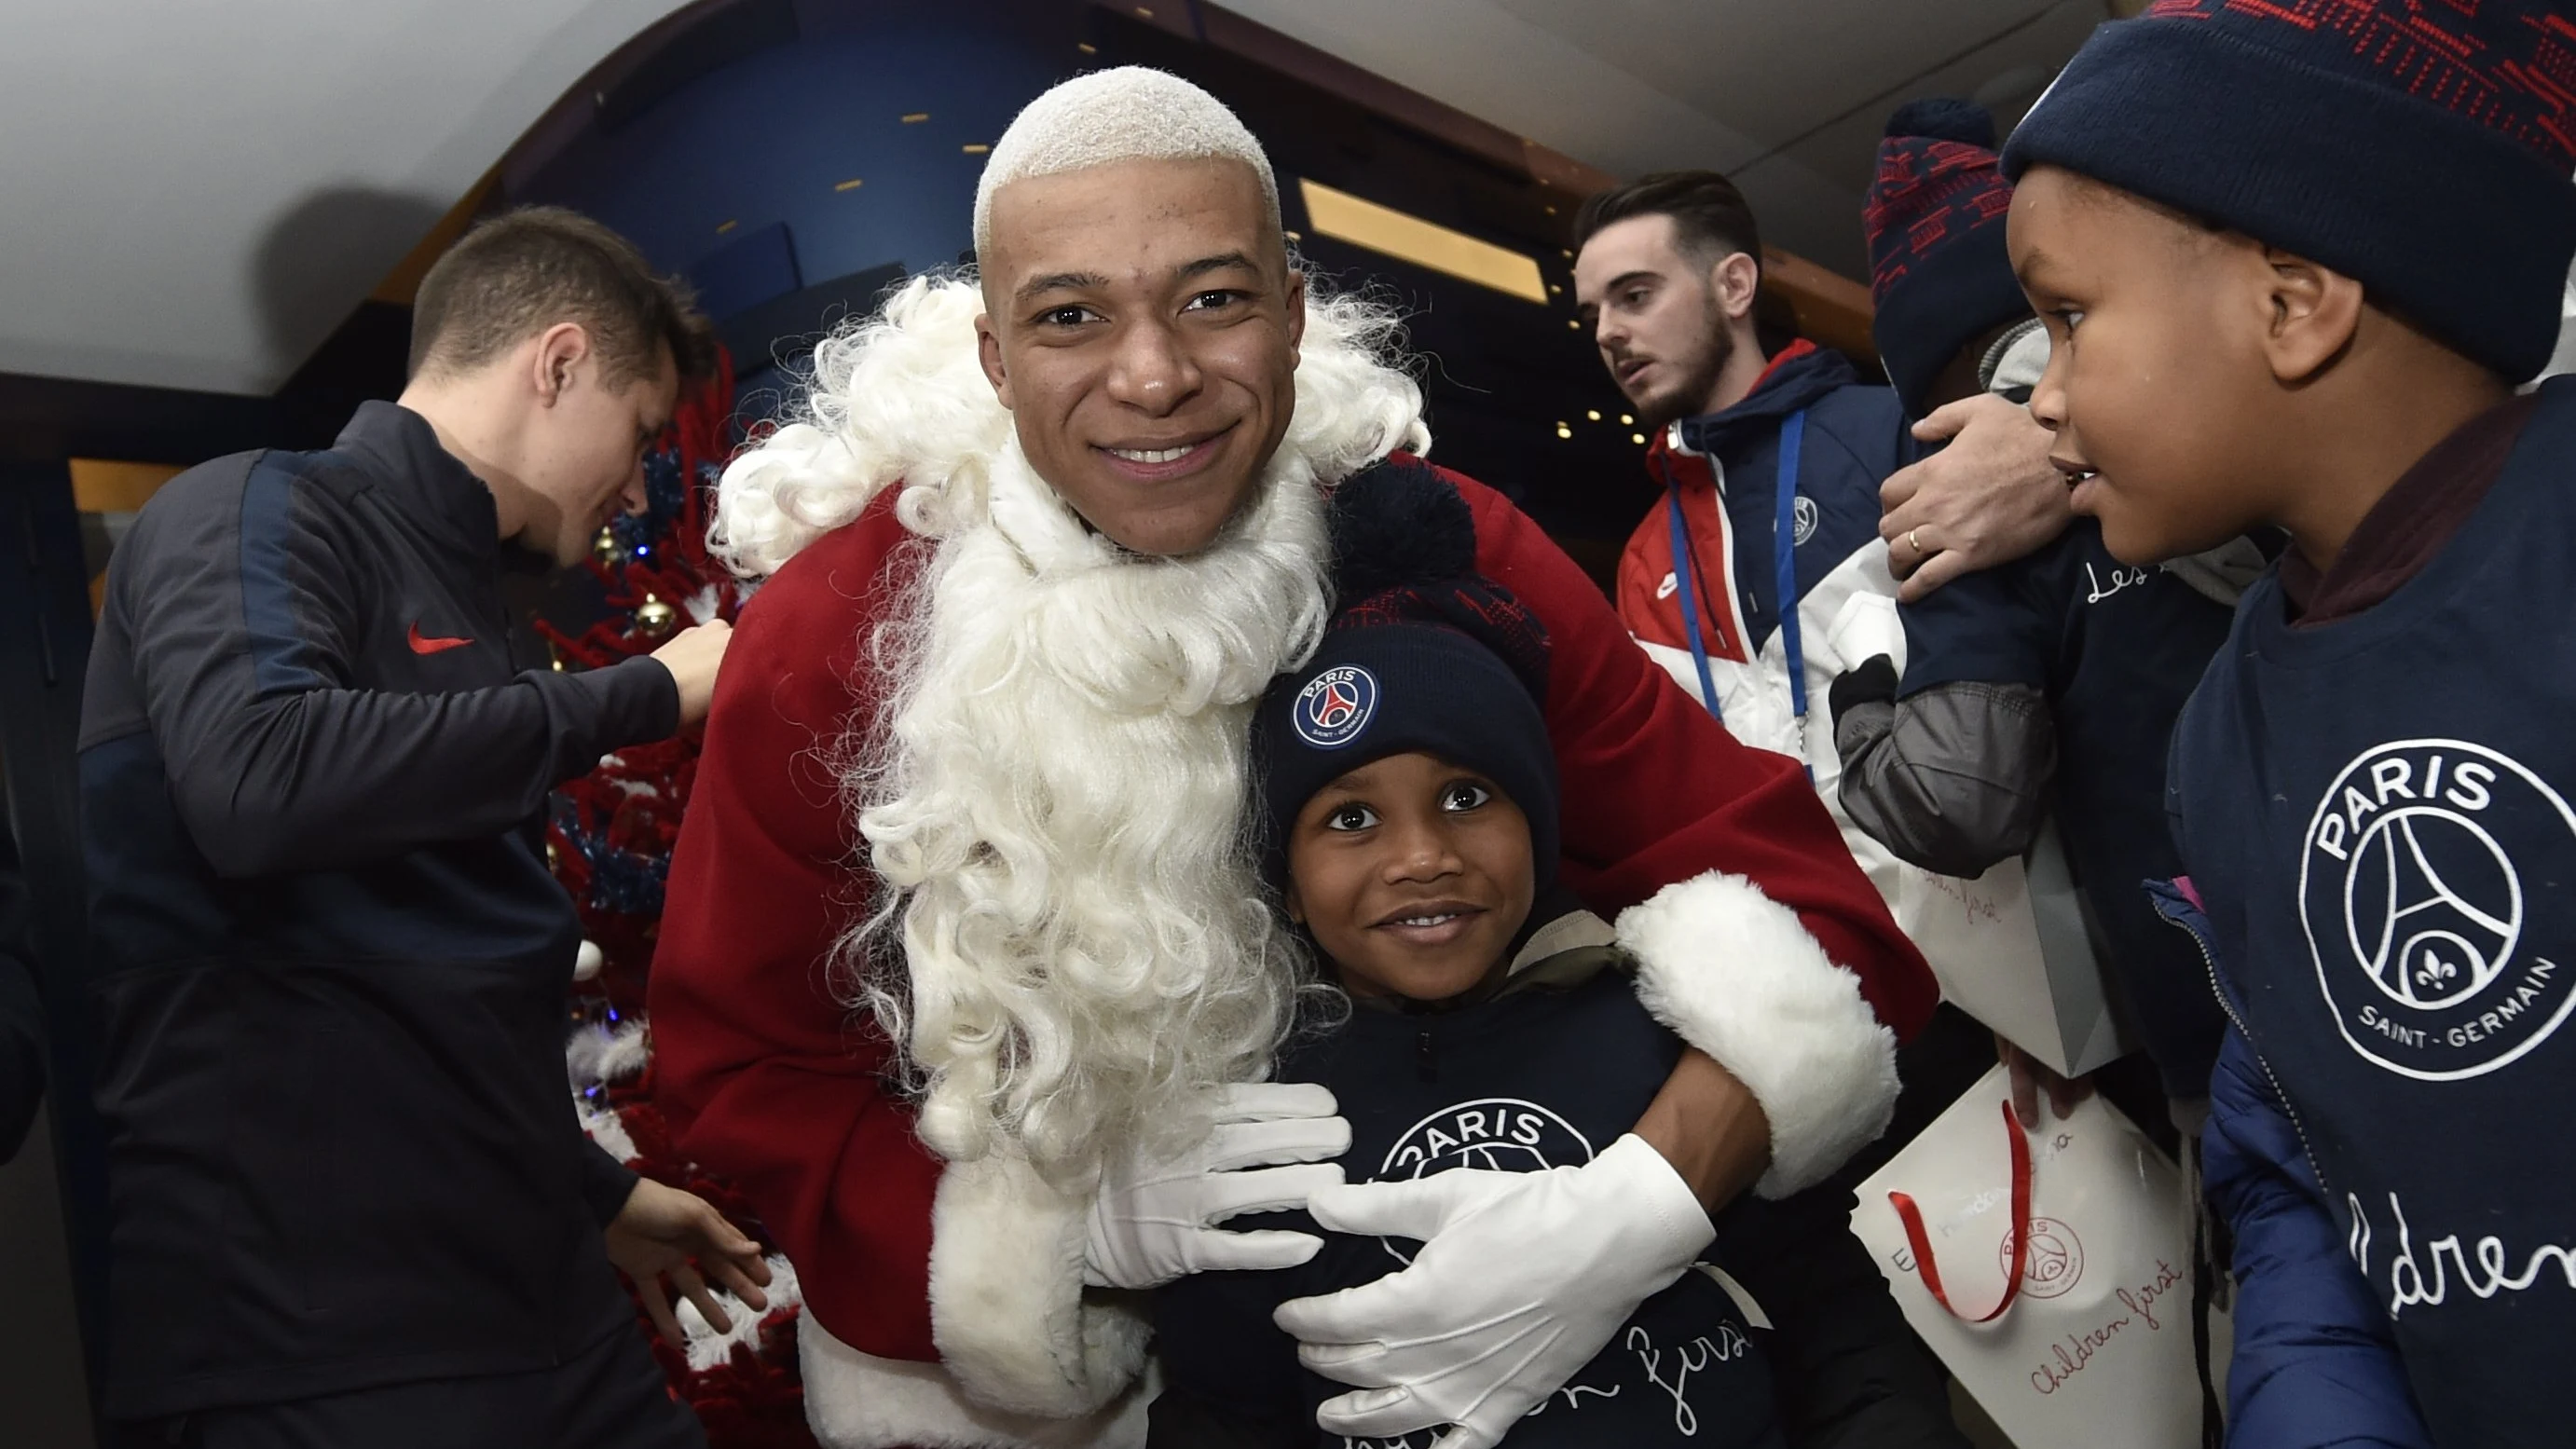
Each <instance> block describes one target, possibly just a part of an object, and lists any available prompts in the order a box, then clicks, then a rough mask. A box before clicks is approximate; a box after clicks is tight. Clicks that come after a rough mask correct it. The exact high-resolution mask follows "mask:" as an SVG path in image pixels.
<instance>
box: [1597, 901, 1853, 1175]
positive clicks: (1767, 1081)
mask: <svg viewBox="0 0 2576 1449" xmlns="http://www.w3.org/2000/svg"><path fill="white" fill-rule="evenodd" d="M1618 935H1619V944H1620V946H1621V947H1623V948H1624V949H1626V950H1627V952H1628V953H1629V954H1630V955H1631V956H1633V957H1635V958H1636V961H1637V997H1638V999H1639V1000H1641V1001H1643V1002H1644V1003H1645V1005H1646V1009H1647V1010H1648V1011H1650V1012H1652V1013H1654V1017H1655V1019H1656V1020H1657V1021H1660V1022H1662V1023H1663V1024H1664V1025H1666V1026H1668V1027H1671V1028H1672V1029H1673V1030H1674V1031H1675V1032H1676V1033H1678V1034H1679V1035H1680V1036H1681V1038H1682V1040H1684V1041H1687V1042H1689V1043H1690V1044H1691V1045H1692V1046H1695V1047H1697V1048H1699V1049H1700V1050H1701V1051H1704V1052H1706V1053H1708V1054H1709V1056H1710V1057H1711V1058H1713V1059H1715V1060H1716V1062H1717V1064H1718V1065H1719V1066H1722V1067H1724V1068H1726V1069H1727V1070H1728V1071H1729V1072H1732V1073H1734V1074H1735V1077H1736V1079H1737V1080H1738V1081H1741V1082H1742V1083H1744V1085H1745V1088H1746V1089H1747V1090H1749V1091H1751V1092H1752V1093H1753V1098H1754V1100H1755V1101H1757V1102H1760V1103H1761V1104H1762V1112H1763V1115H1764V1116H1765V1117H1767V1118H1769V1119H1770V1123H1771V1168H1770V1170H1769V1171H1768V1172H1766V1173H1764V1174H1763V1175H1762V1180H1761V1181H1760V1182H1759V1183H1757V1184H1755V1186H1754V1191H1756V1192H1758V1193H1759V1194H1761V1195H1762V1196H1764V1197H1771V1198H1778V1197H1787V1196H1788V1195H1790V1194H1791V1193H1794V1192H1797V1191H1799V1190H1801V1189H1803V1188H1808V1187H1812V1186H1814V1185H1815V1184H1816V1183H1818V1182H1821V1181H1823V1180H1824V1179H1825V1177H1826V1176H1827V1175H1829V1174H1830V1173H1832V1172H1833V1170H1834V1169H1835V1168H1838V1167H1840V1166H1842V1165H1843V1163H1844V1162H1846V1161H1848V1160H1849V1159H1850V1157H1851V1155H1852V1154H1853V1153H1854V1152H1857V1151H1859V1150H1860V1149H1861V1148H1862V1147H1864V1146H1866V1145H1867V1144H1869V1143H1870V1142H1872V1141H1874V1140H1876V1139H1877V1137H1878V1135H1879V1134H1880V1133H1881V1132H1884V1131H1886V1130H1887V1123H1888V1119H1889V1117H1890V1116H1892V1115H1893V1114H1894V1113H1895V1110H1896V1035H1895V1033H1893V1032H1891V1031H1889V1030H1888V1029H1887V1028H1886V1027H1884V1026H1881V1025H1880V1024H1879V1021H1878V1018H1877V1016H1876V1015H1875V1014H1874V1013H1872V1012H1871V1011H1870V1008H1869V1003H1868V1002H1867V1001H1865V1000H1863V999H1862V997H1861V994H1860V978H1859V977H1857V976H1855V975H1853V974H1852V973H1851V972H1849V971H1846V970H1844V969H1843V968H1842V967H1840V966H1837V965H1835V964H1834V963H1833V961H1832V960H1831V959H1830V958H1828V957H1827V956H1826V955H1825V952H1824V948H1823V947H1822V946H1819V945H1817V944H1816V938H1815V937H1813V936H1810V935H1808V934H1807V928H1806V927H1805V926H1804V925H1803V924H1801V923H1800V922H1799V920H1798V913H1797V912H1795V911H1793V910H1791V909H1789V908H1788V907H1787V906H1784V905H1782V904H1780V903H1779V902H1778V901H1775V900H1772V899H1771V898H1770V897H1769V896H1766V895H1764V894H1762V892H1761V890H1760V888H1759V887H1757V886H1755V885H1754V884H1753V883H1752V882H1751V881H1748V880H1746V879H1745V878H1744V877H1742V876H1740V875H1721V874H1719V873H1717V872H1715V871H1711V872H1710V873H1708V874H1706V875H1703V876H1698V877H1695V878H1693V879H1691V880H1686V881H1683V882H1681V883H1679V884H1678V885H1670V886H1666V887H1664V888H1663V889H1662V890H1660V891H1658V892H1656V893H1655V896H1654V898H1653V899H1652V900H1649V901H1647V902H1646V903H1645V904H1644V905H1641V906H1634V907H1631V908H1630V909H1628V910H1626V911H1623V912H1621V913H1620V916H1619V924H1618Z"/></svg>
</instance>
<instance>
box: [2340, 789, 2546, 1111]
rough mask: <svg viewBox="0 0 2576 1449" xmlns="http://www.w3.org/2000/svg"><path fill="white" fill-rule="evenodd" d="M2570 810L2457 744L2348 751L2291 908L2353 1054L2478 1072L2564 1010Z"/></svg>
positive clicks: (2427, 1071)
mask: <svg viewBox="0 0 2576 1449" xmlns="http://www.w3.org/2000/svg"><path fill="white" fill-rule="evenodd" d="M2571 864H2576V811H2571V810H2570V809H2569V808H2568V806H2567V802H2566V801H2565V800H2564V799H2562V798H2560V796H2559V794H2558V792H2557V791H2555V790H2553V789H2551V788H2550V787H2549V785H2548V784H2547V783H2546V782H2544V781H2542V780H2541V778H2540V777H2539V776H2537V775H2535V774H2533V773H2532V772H2531V771H2529V770H2527V769H2524V768H2523V767H2522V765H2521V764H2520V763H2518V762H2517V761H2515V760H2513V759H2512V758H2511V757H2509V756H2506V755H2502V754H2499V753H2497V752H2496V751H2494V750H2491V749H2488V748H2486V747H2485V746H2483V745H2473V744H2469V743H2467V742H2465V741H2462V740H2406V741H2401V742H2398V743H2394V744H2385V745H2380V746H2377V747H2375V748H2373V749H2369V750H2366V751H2364V752H2362V754H2360V755H2359V756H2358V757H2356V758H2355V759H2354V760H2353V761H2352V763H2351V764H2349V765H2346V766H2344V768H2343V773H2342V774H2340V775H2338V776H2336V778H2335V781H2334V783H2333V784H2332V785H2329V786H2328V787H2327V788H2326V792H2325V796H2324V798H2323V799H2321V800H2319V801H2318V802H2317V812H2316V816H2315V818H2314V819H2312V820H2311V821H2310V822H2309V825H2308V836H2307V848H2306V851H2305V854H2304V857H2303V859H2302V860H2301V863H2300V876H2299V906H2300V911H2301V914H2302V916H2303V918H2304V920H2305V923H2306V926H2307V935H2308V945H2309V947H2310V949H2311V950H2312V951H2313V952H2314V953H2315V956H2316V962H2317V984H2318V985H2319V987H2320V988H2322V989H2323V991H2324V993H2325V998H2326V1002H2327V1004H2328V1005H2329V1006H2330V1007H2332V1008H2333V1010H2334V1013H2335V1020H2336V1025H2337V1026H2338V1027H2340V1028H2341V1030H2342V1032H2343V1036H2344V1040H2345V1041H2346V1042H2349V1043H2350V1044H2351V1046H2352V1049H2353V1050H2354V1051H2357V1052H2359V1053H2360V1054H2361V1055H2362V1056H2363V1057H2365V1058H2367V1059H2369V1060H2370V1061H2372V1062H2374V1063H2376V1064H2378V1065H2379V1066H2381V1067H2384V1068H2386V1069H2388V1070H2389V1071H2392V1072H2396V1073H2398V1074H2400V1075H2402V1076H2408V1077H2414V1078H2416V1079H2418V1080H2421V1081H2432V1082H2442V1081H2457V1080H2459V1079H2461V1078H2465V1077H2476V1076H2483V1075H2485V1074H2486V1073H2488V1072H2492V1071H2495V1070H2497V1069H2498V1068H2500V1067H2504V1066H2507V1065H2509V1064H2511V1063H2512V1062H2514V1061H2516V1060H2519V1059H2520V1058H2521V1057H2522V1056H2523V1055H2524V1054H2525V1053H2528V1052H2530V1051H2531V1050H2532V1049H2533V1048H2535V1047H2537V1046H2539V1045H2540V1044H2541V1043H2542V1042H2544V1041H2547V1040H2548V1039H2549V1037H2550V1035H2551V1034H2552V1033H2553V1032H2555V1031H2557V1030H2558V1028H2559V1026H2560V1024H2561V1023H2563V1022H2564V1021H2566V1019H2567V1015H2568V1011H2569V1009H2570V1008H2571V1007H2576V969H2571V968H2576V962H2561V961H2557V960H2554V959H2552V958H2550V957H2548V956H2545V955H2542V954H2540V952H2541V951H2542V950H2544V949H2547V948H2548V947H2549V946H2551V945H2553V944H2555V943H2559V942H2565V941H2569V940H2576V929H2571V927H2576V920H2571V917H2570V914H2569V913H2570V911H2571V909H2576V903H2571V902H2569V901H2567V900H2566V899H2564V896H2565V884H2564V877H2565V874H2566V872H2567V870H2568V868H2569V866H2570V865H2571Z"/></svg>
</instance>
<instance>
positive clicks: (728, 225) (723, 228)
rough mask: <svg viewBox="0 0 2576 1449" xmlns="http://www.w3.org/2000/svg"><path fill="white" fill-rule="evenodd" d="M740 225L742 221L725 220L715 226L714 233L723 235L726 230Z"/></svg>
mask: <svg viewBox="0 0 2576 1449" xmlns="http://www.w3.org/2000/svg"><path fill="white" fill-rule="evenodd" d="M740 225H742V223H741V222H739V221H729V222H726V223H725V224H724V225H722V226H720V227H717V228H716V235H718V236H723V235H724V234H725V233H726V232H729V231H731V230H733V229H734V228H735V227H738V226H740Z"/></svg>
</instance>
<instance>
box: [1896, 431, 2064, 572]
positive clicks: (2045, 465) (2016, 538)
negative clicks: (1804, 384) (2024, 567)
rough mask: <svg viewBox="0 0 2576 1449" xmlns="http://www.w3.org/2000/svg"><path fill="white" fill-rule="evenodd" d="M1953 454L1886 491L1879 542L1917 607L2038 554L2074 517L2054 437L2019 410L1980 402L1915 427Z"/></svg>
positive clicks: (1900, 474)
mask: <svg viewBox="0 0 2576 1449" xmlns="http://www.w3.org/2000/svg"><path fill="white" fill-rule="evenodd" d="M1914 436H1915V437H1916V438H1917V439H1918V440H1920V441H1922V442H1926V443H1937V442H1940V441H1942V440H1943V439H1948V440H1949V446H1948V447H1945V448H1943V449H1942V450H1941V451H1939V452H1937V453H1934V454H1933V455H1931V456H1930V457H1928V458H1925V459H1923V460H1922V461H1921V462H1918V463H1913V464H1910V465H1908V466H1906V467H1903V468H1899V469H1898V470H1896V472H1894V473H1892V474H1890V475H1889V476H1888V479H1887V481H1886V482H1885V483H1883V484H1881V485H1879V490H1878V501H1879V507H1880V508H1881V509H1882V510H1883V513H1882V516H1881V517H1880V519H1879V524H1878V536H1879V537H1881V538H1883V539H1886V540H1887V563H1888V567H1889V568H1890V569H1891V570H1893V571H1894V572H1895V574H1896V576H1897V577H1898V578H1900V579H1903V580H1904V581H1905V583H1904V586H1903V588H1901V589H1900V590H1898V593H1897V597H1898V598H1900V599H1903V600H1904V601H1906V602H1908V603H1911V602H1913V601H1914V600H1916V599H1920V598H1922V597H1923V596H1924V595H1926V594H1929V593H1931V592H1932V591H1933V590H1934V589H1937V588H1939V587H1941V586H1942V585H1943V584H1946V583H1948V582H1950V581H1951V580H1952V579H1955V578H1957V577H1959V576H1960V575H1962V574H1968V573H1974V572H1976V571H1977V570H1979V569H1988V568H1993V567H1994V566H1995V565H1997V564H2000V563H2009V562H2011V561H2012V560H2014V559H2017V558H2020V557H2023V556H2024V555H2026V554H2029V553H2032V552H2035V551H2037V550H2038V549H2039V548H2041V547H2042V546H2044V545H2045V544H2047V543H2048V542H2049V541H2050V540H2052V539H2054V538H2056V537H2057V536H2058V535H2059V534H2060V533H2063V532H2065V531H2066V525H2067V523H2068V522H2069V521H2070V520H2071V519H2072V518H2073V517H2074V511H2073V509H2071V508H2070V507H2069V506H2068V504H2067V489H2066V478H2065V475H2063V474H2061V473H2059V472H2058V471H2057V469H2056V468H2055V467H2054V466H2053V465H2051V464H2050V463H2049V461H2048V450H2049V444H2050V440H2051V434H2050V433H2049V431H2048V429H2047V428H2045V427H2042V426H2041V425H2040V424H2039V423H2037V422H2035V421H2033V420H2032V418H2031V416H2030V410H2029V409H2028V408H2025V407H2023V406H2021V405H2020V404H2018V403H2014V402H2010V401H2008V400H2006V399H2004V398H2000V397H1996V396H1994V395H1993V394H1991V393H1979V394H1978V395H1977V396H1975V397H1970V398H1962V399H1960V400H1959V401H1957V402H1954V403H1951V404H1949V405H1948V406H1946V407H1943V408H1939V409H1936V410H1935V411H1934V412H1933V414H1932V415H1931V416H1930V417H1927V418H1925V419H1924V420H1923V421H1921V422H1919V423H1916V424H1915V425H1914Z"/></svg>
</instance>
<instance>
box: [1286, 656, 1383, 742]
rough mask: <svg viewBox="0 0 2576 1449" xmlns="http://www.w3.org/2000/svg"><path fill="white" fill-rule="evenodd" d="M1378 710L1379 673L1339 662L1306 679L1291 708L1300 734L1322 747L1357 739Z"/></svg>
mask: <svg viewBox="0 0 2576 1449" xmlns="http://www.w3.org/2000/svg"><path fill="white" fill-rule="evenodd" d="M1376 714H1377V677H1376V676H1375V675H1372V674H1370V673H1369V672H1368V671H1367V670H1365V669H1362V668H1360V667H1359V666H1358V665H1356V664H1337V665H1335V666H1333V667H1332V668H1330V669H1327V670H1325V671H1324V672H1323V673H1321V674H1318V675H1316V676H1315V677H1314V678H1313V679H1310V680H1308V681H1306V687H1305V688H1304V689H1301V690H1299V691H1297V703H1296V704H1295V706H1294V707H1293V708H1291V709H1290V711H1289V716H1290V720H1291V723H1293V724H1294V725H1295V727H1296V730H1297V738H1299V739H1301V740H1304V741H1305V742H1306V743H1308V744H1310V745H1313V746H1314V747H1315V748H1316V749H1319V750H1338V749H1340V748H1341V747H1342V746H1344V745H1347V744H1349V743H1350V742H1351V741H1353V740H1355V739H1358V738H1359V734H1360V731H1362V730H1364V729H1367V728H1368V722H1369V721H1370V720H1371V719H1372V718H1374V717H1375V716H1376Z"/></svg>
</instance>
